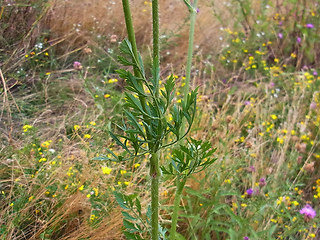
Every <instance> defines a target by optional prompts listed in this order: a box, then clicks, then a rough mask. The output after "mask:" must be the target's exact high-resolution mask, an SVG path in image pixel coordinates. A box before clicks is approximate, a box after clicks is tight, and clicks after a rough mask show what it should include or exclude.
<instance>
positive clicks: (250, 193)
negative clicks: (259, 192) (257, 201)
mask: <svg viewBox="0 0 320 240" xmlns="http://www.w3.org/2000/svg"><path fill="white" fill-rule="evenodd" d="M246 193H247V194H248V196H251V195H252V194H253V189H252V188H249V189H247V191H246Z"/></svg>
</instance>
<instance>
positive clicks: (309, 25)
mask: <svg viewBox="0 0 320 240" xmlns="http://www.w3.org/2000/svg"><path fill="white" fill-rule="evenodd" d="M313 27H314V26H313V24H312V23H307V24H306V28H313Z"/></svg>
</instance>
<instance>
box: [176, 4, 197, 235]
mask: <svg viewBox="0 0 320 240" xmlns="http://www.w3.org/2000/svg"><path fill="white" fill-rule="evenodd" d="M197 3H198V0H194V2H193V8H194V9H197ZM196 16H197V12H196V11H191V12H190V29H189V43H188V58H187V66H186V84H185V87H184V91H183V97H184V102H187V97H188V93H189V90H190V78H191V66H192V55H193V42H194V28H195V23H196ZM185 128H186V123H185V121H184V122H183V124H182V128H181V133H182V134H184V132H185ZM186 181H187V177H184V178H183V179H182V180H181V178H180V177H178V178H177V180H176V195H175V198H174V205H173V213H172V218H171V229H170V240H174V239H175V235H176V231H177V222H178V213H179V209H180V201H181V195H182V191H183V188H184V185H185V184H186Z"/></svg>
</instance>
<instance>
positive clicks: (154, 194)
mask: <svg viewBox="0 0 320 240" xmlns="http://www.w3.org/2000/svg"><path fill="white" fill-rule="evenodd" d="M152 32H153V69H154V76H153V77H154V82H155V94H156V97H159V79H160V43H159V2H158V0H152ZM155 151H156V152H154V153H152V155H151V162H150V176H151V228H152V229H151V239H152V240H158V239H159V178H160V168H159V152H158V150H157V149H155Z"/></svg>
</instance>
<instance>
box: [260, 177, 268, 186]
mask: <svg viewBox="0 0 320 240" xmlns="http://www.w3.org/2000/svg"><path fill="white" fill-rule="evenodd" d="M265 185H267V182H266V179H265V178H260V180H259V186H260V187H264V186H265Z"/></svg>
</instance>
